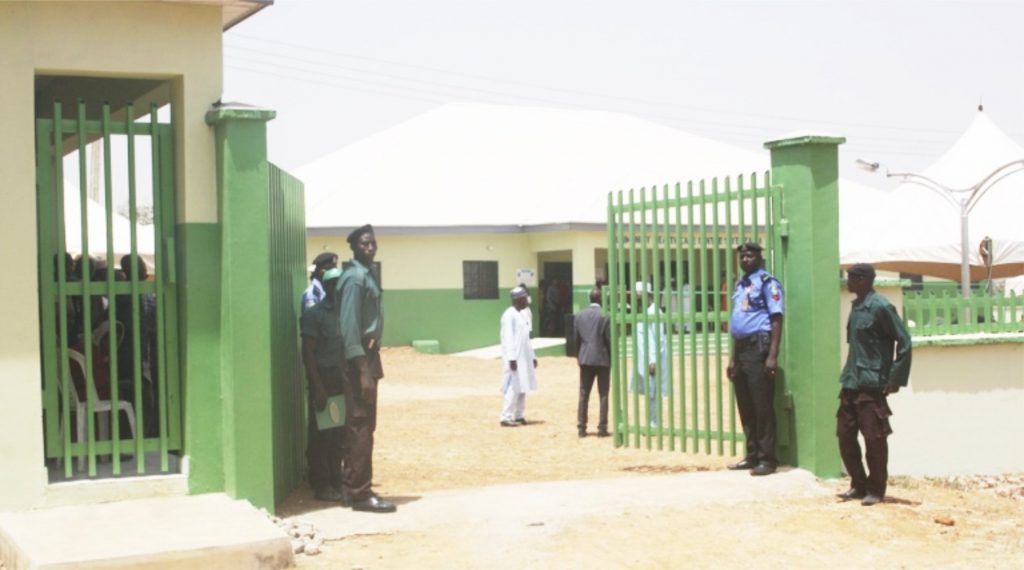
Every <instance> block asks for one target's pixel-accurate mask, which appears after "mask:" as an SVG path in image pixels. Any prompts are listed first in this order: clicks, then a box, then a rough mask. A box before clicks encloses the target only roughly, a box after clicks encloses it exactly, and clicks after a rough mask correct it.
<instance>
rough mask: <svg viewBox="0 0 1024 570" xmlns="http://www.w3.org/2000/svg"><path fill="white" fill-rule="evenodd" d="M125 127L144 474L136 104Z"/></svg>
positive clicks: (138, 457)
mask: <svg viewBox="0 0 1024 570" xmlns="http://www.w3.org/2000/svg"><path fill="white" fill-rule="evenodd" d="M125 130H126V131H127V138H128V222H129V230H130V234H129V238H130V245H129V250H130V251H129V252H128V253H129V255H130V256H131V263H132V265H131V275H129V276H128V279H129V280H130V281H131V290H132V339H131V342H132V354H133V355H134V358H132V385H133V386H134V387H135V398H134V404H133V407H134V410H135V472H136V473H139V474H142V473H145V472H146V469H145V465H146V461H145V459H146V454H145V449H144V447H143V439H144V436H145V429H144V428H143V426H145V425H146V415H145V410H144V408H143V406H142V339H141V335H142V317H141V315H140V314H139V311H140V299H139V262H140V261H141V260H142V257H141V256H139V242H138V223H139V213H138V199H137V196H136V190H137V188H136V183H135V106H134V105H133V104H131V103H128V105H127V107H126V108H125Z"/></svg>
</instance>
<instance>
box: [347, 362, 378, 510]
mask: <svg viewBox="0 0 1024 570" xmlns="http://www.w3.org/2000/svg"><path fill="white" fill-rule="evenodd" d="M366 356H367V359H369V360H371V365H370V370H371V375H373V376H377V374H373V373H372V371H374V370H379V369H380V355H379V353H373V354H371V353H367V355H366ZM374 358H375V360H374ZM374 362H376V365H374ZM345 380H346V382H345V387H346V388H345V389H346V392H345V407H346V408H347V410H346V411H347V414H346V421H345V427H344V428H342V429H343V430H344V432H345V455H344V458H345V460H344V470H343V473H342V493H343V494H344V495H345V497H347V498H348V499H349V500H350V501H362V500H364V499H368V498H370V496H371V495H373V491H372V490H371V489H370V486H371V484H372V483H373V432H374V431H375V430H376V429H377V384H378V382H379V380H378V379H374V380H373V394H372V398H370V399H368V398H364V397H363V396H362V390H361V388H360V384H359V369H358V368H356V367H354V366H350V367H349V368H348V370H346V372H345Z"/></svg>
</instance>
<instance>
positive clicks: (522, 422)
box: [516, 418, 526, 426]
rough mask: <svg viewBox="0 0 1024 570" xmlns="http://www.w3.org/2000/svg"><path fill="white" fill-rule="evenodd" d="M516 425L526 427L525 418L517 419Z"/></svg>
mask: <svg viewBox="0 0 1024 570" xmlns="http://www.w3.org/2000/svg"><path fill="white" fill-rule="evenodd" d="M516 423H517V424H519V425H521V426H525V425H526V418H519V419H518V420H516Z"/></svg>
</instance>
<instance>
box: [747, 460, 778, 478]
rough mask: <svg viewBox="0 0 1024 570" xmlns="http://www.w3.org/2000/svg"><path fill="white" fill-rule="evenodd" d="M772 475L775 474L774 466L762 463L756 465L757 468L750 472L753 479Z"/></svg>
mask: <svg viewBox="0 0 1024 570" xmlns="http://www.w3.org/2000/svg"><path fill="white" fill-rule="evenodd" d="M772 473H775V466H774V465H772V464H771V463H765V462H764V461H762V462H761V463H758V464H757V467H755V468H753V469H751V470H750V474H751V475H753V476H754V477H758V476H761V475H771V474H772Z"/></svg>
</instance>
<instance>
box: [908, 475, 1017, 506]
mask: <svg viewBox="0 0 1024 570" xmlns="http://www.w3.org/2000/svg"><path fill="white" fill-rule="evenodd" d="M926 479H927V480H928V481H930V482H932V483H934V484H936V485H939V486H941V487H949V488H952V489H963V490H965V491H982V492H985V493H991V494H993V495H995V496H997V497H1003V498H1005V499H1011V500H1014V501H1024V473H1004V474H1002V475H955V476H950V477H926Z"/></svg>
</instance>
